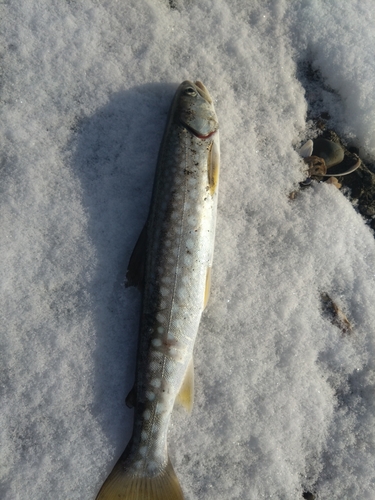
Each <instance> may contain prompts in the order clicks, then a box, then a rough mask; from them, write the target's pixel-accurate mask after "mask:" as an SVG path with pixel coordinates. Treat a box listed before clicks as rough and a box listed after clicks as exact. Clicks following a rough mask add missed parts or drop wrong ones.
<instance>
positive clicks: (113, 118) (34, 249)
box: [0, 0, 375, 500]
mask: <svg viewBox="0 0 375 500" xmlns="http://www.w3.org/2000/svg"><path fill="white" fill-rule="evenodd" d="M0 19H1V21H0V25H1V28H2V30H1V31H2V43H1V51H2V69H3V72H2V91H1V106H2V117H1V121H0V127H1V137H2V142H1V146H0V150H1V169H0V180H1V183H0V186H1V197H0V255H1V289H2V293H1V306H0V311H1V316H2V320H1V334H0V335H1V337H0V341H1V350H0V356H1V365H0V366H1V372H0V373H1V403H0V405H1V412H0V435H1V450H0V465H1V467H0V474H1V482H0V497H1V498H2V499H3V500H21V499H22V500H24V499H28V500H49V499H54V500H94V499H95V496H96V493H97V491H98V490H99V488H100V486H101V484H102V482H103V481H104V479H105V478H106V476H107V474H108V473H109V472H110V470H111V468H112V467H113V465H114V463H115V462H116V460H117V459H118V457H119V456H120V454H121V453H122V451H123V450H124V448H125V446H126V443H127V442H128V440H129V437H130V434H131V429H132V410H129V409H128V408H127V407H126V406H125V397H126V395H127V393H128V391H129V390H130V388H131V386H132V384H133V379H134V369H135V356H136V345H137V333H138V332H137V328H138V321H139V310H140V294H139V292H138V291H137V290H136V289H133V288H128V289H125V287H124V277H125V273H126V267H127V262H128V259H129V257H130V254H131V251H132V249H133V246H134V244H135V241H136V239H137V237H138V234H139V232H140V230H141V228H142V226H143V224H144V221H145V218H146V216H147V211H148V206H149V202H150V195H151V188H152V182H153V176H154V170H155V166H156V159H157V153H158V148H159V144H160V140H161V137H162V134H163V130H164V126H165V121H166V115H167V112H168V109H169V105H170V103H171V100H172V98H173V95H174V92H175V90H176V88H177V86H178V85H179V84H180V83H181V82H182V81H183V80H185V79H190V80H193V81H195V80H201V81H202V82H203V83H204V84H205V85H206V86H207V87H208V89H209V91H210V93H211V95H212V97H213V99H214V102H215V108H216V112H217V115H218V117H219V121H220V140H221V178H220V193H219V207H218V223H217V232H216V234H217V236H216V245H215V258H214V271H213V278H212V290H211V298H210V302H209V305H208V308H207V310H206V312H205V314H204V317H203V319H202V323H201V327H200V331H199V335H198V340H197V343H196V346H195V356H194V362H195V406H194V409H193V412H192V415H191V416H189V415H187V414H186V413H185V412H184V410H183V409H181V408H176V409H175V411H174V413H173V418H172V424H171V428H170V432H169V451H170V456H171V460H172V463H173V464H174V468H175V470H176V473H177V476H178V477H179V480H180V482H181V485H182V488H183V491H184V494H185V497H186V500H198V499H203V498H204V499H205V500H218V499H226V500H227V499H228V500H229V499H233V500H239V499H241V500H259V499H268V498H273V499H279V500H297V499H302V498H304V497H303V495H305V498H308V493H310V494H311V495H313V497H315V498H316V499H319V500H339V499H340V500H341V499H348V500H367V499H369V500H370V499H374V498H375V307H374V304H375V240H374V234H373V233H372V232H371V230H370V229H369V227H368V226H367V225H366V223H365V221H364V220H363V219H362V217H361V216H360V215H359V214H358V213H357V212H356V210H355V207H353V206H352V204H351V203H350V202H349V201H348V199H347V198H346V197H345V196H344V195H343V194H342V192H340V191H339V190H338V189H336V188H335V187H334V186H332V185H328V184H324V183H321V184H319V183H314V185H313V186H312V187H311V188H309V189H305V190H304V191H302V192H300V193H299V194H298V196H297V197H296V198H295V199H294V200H291V199H290V198H289V194H290V192H292V191H293V190H296V189H298V183H299V181H302V180H303V179H304V177H305V173H304V165H303V163H302V160H301V158H300V157H299V155H298V154H297V152H296V150H297V149H298V148H299V146H300V145H301V144H302V143H303V141H304V140H305V139H306V138H308V137H309V130H310V129H311V123H310V122H309V121H308V120H307V118H306V117H307V108H308V102H311V101H312V100H314V95H311V94H312V93H313V92H312V91H311V89H309V88H308V85H307V84H306V82H305V81H304V80H303V79H301V78H300V76H299V71H298V68H299V67H300V65H301V64H303V63H309V64H310V65H311V67H312V68H313V69H314V70H317V71H319V72H320V74H321V75H322V78H323V80H324V83H325V85H326V87H325V88H329V89H330V90H329V91H327V90H324V89H322V93H321V94H320V95H319V99H320V104H319V105H320V106H322V109H323V108H324V110H325V111H327V112H328V113H329V114H330V116H331V119H330V121H329V126H330V127H332V128H334V129H335V130H336V131H337V132H338V133H339V134H340V135H341V137H343V138H344V139H345V140H346V141H348V143H350V144H352V145H355V146H357V147H358V148H359V150H360V153H361V156H362V157H364V158H367V159H370V160H372V161H373V160H374V159H375V141H374V137H375V120H374V115H375V85H374V81H375V57H374V50H373V48H374V46H375V5H374V2H373V0H348V1H346V2H342V1H339V0H330V1H329V2H325V1H322V0H306V1H302V2H300V1H297V0H293V1H285V0H272V1H271V0H269V1H262V0H254V1H252V2H248V1H246V0H206V1H203V2H196V1H193V0H169V1H167V0H124V1H116V0H103V1H99V0H82V1H80V2H71V1H69V0H65V1H64V0H26V1H25V0H13V1H12V2H4V3H3V4H2V6H1V7H0ZM324 293H327V294H329V296H330V297H331V298H332V300H333V301H334V302H335V303H336V304H337V306H338V307H339V308H340V309H341V311H342V312H343V314H345V315H346V317H347V318H348V320H349V321H350V323H351V325H352V329H351V331H349V332H344V331H343V330H342V329H340V327H339V326H338V325H337V324H335V323H334V322H332V321H331V318H330V317H329V316H328V315H327V314H326V313H325V311H324V308H323V306H322V300H321V295H322V294H324ZM313 497H312V496H310V498H313Z"/></svg>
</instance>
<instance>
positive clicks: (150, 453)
mask: <svg viewBox="0 0 375 500" xmlns="http://www.w3.org/2000/svg"><path fill="white" fill-rule="evenodd" d="M219 168H220V146H219V123H218V119H217V116H216V113H215V109H214V104H213V101H212V98H211V96H210V94H209V92H208V90H207V88H206V87H205V86H204V85H203V83H202V82H200V81H196V82H195V83H193V82H190V81H184V82H183V83H181V85H180V86H179V87H178V89H177V91H176V94H175V96H174V99H173V101H172V104H171V108H170V111H169V115H168V119H167V125H166V129H165V132H164V136H163V139H162V142H161V146H160V150H159V155H158V162H157V167H156V173H155V179H154V185H153V191H152V196H151V205H150V210H149V214H148V217H147V221H146V223H145V226H144V228H143V230H142V232H141V234H140V236H139V238H138V241H137V243H136V245H135V248H134V250H133V253H132V255H131V257H130V261H129V266H128V270H127V275H126V278H127V286H136V287H138V288H139V289H140V290H141V291H142V306H141V318H140V327H139V345H138V354H137V363H136V375H135V383H134V387H133V389H132V390H131V391H130V393H129V395H128V397H127V400H126V402H127V404H128V406H133V405H134V411H135V413H134V424H133V433H132V437H131V439H130V441H129V443H128V445H127V447H126V449H125V451H124V453H123V454H122V455H121V457H120V459H119V460H118V462H117V463H116V465H115V467H114V469H113V470H112V472H111V473H110V474H109V476H108V478H107V479H106V481H105V482H104V484H103V486H102V487H101V489H100V491H99V493H98V495H97V497H96V500H115V499H116V500H119V499H122V500H183V498H184V497H183V492H182V489H181V486H180V483H179V480H178V479H177V476H176V474H175V472H174V469H173V466H172V464H171V461H170V459H169V455H168V448H167V433H168V426H169V422H170V418H171V414H172V410H173V407H174V404H175V401H176V400H177V401H178V402H180V403H181V404H182V405H183V406H184V407H185V408H186V409H187V410H188V411H191V408H192V405H193V392H194V375H193V372H194V368H193V347H194V342H195V339H196V336H197V333H198V328H199V323H200V320H201V316H202V313H203V311H204V309H205V307H206V305H207V301H208V297H209V293H210V282H211V269H212V262H213V249H214V240H215V226H216V211H217V198H218V183H219Z"/></svg>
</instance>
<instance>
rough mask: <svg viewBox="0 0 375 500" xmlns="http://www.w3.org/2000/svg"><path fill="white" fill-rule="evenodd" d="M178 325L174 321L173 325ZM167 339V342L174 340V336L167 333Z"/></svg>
mask: <svg viewBox="0 0 375 500" xmlns="http://www.w3.org/2000/svg"><path fill="white" fill-rule="evenodd" d="M176 323H178V322H177V321H174V325H175V324H176ZM167 338H168V340H175V336H174V335H173V333H171V332H168V335H167Z"/></svg>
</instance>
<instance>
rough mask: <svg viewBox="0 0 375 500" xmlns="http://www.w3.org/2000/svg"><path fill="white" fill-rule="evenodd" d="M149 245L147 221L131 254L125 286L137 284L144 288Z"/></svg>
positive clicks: (139, 287) (136, 285)
mask: <svg viewBox="0 0 375 500" xmlns="http://www.w3.org/2000/svg"><path fill="white" fill-rule="evenodd" d="M146 245H147V222H146V224H145V225H144V227H143V229H142V231H141V234H140V235H139V238H138V240H137V243H136V244H135V247H134V250H133V252H132V254H131V257H130V260H129V264H128V270H127V271H126V281H125V286H126V287H129V286H135V287H137V288H138V289H139V290H142V288H143V282H144V274H145V258H146Z"/></svg>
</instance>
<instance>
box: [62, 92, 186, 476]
mask: <svg viewBox="0 0 375 500" xmlns="http://www.w3.org/2000/svg"><path fill="white" fill-rule="evenodd" d="M176 87H177V84H176V85H173V84H162V83H150V84H146V85H141V86H137V87H133V88H131V89H129V90H126V91H121V92H117V93H114V94H112V95H111V96H110V98H109V100H108V103H107V104H106V105H105V106H103V107H101V108H100V109H98V110H97V111H96V112H95V113H94V114H93V115H91V116H89V117H83V118H82V117H77V118H76V119H75V120H74V122H73V123H72V126H71V130H72V138H71V141H70V144H69V150H70V151H72V153H71V155H72V156H71V165H72V168H73V170H74V174H75V175H76V177H77V179H78V181H79V182H80V185H81V197H82V204H83V208H84V210H85V211H86V215H87V220H88V228H87V232H88V237H89V239H90V241H91V244H92V246H93V247H94V249H95V254H96V255H95V263H94V264H93V268H94V271H93V277H92V278H90V280H89V283H90V285H89V289H88V290H87V293H88V294H89V296H90V304H91V306H92V314H93V324H94V328H93V332H92V338H91V339H90V340H91V341H92V342H93V343H94V344H95V349H94V366H95V373H94V379H93V402H92V405H91V407H90V411H91V413H92V416H93V417H94V418H95V419H96V420H97V421H98V422H100V425H101V427H102V430H103V432H104V434H105V436H106V438H107V439H108V441H109V442H110V443H111V444H112V445H113V448H114V450H115V451H114V455H115V458H118V456H119V455H120V454H121V453H122V451H123V450H124V447H125V445H126V443H127V441H128V440H129V438H130V435H131V431H132V420H133V412H132V410H129V409H128V408H126V405H125V398H126V395H127V393H128V392H129V390H130V389H131V387H132V385H133V381H134V371H135V362H136V350H137V341H138V323H139V313H140V299H141V296H140V293H139V291H138V290H136V289H134V288H129V289H125V286H124V279H125V274H126V268H127V264H128V261H129V257H130V254H131V252H132V249H133V247H134V244H135V242H136V240H137V238H138V235H139V233H140V231H141V229H142V227H143V224H144V222H145V220H146V217H147V213H148V208H149V203H150V198H151V191H152V184H153V178H154V172H155V167H156V162H157V154H158V149H159V145H160V141H161V139H162V135H163V132H164V127H165V123H166V118H167V113H168V110H169V106H170V103H171V100H172V97H173V95H174V92H175V90H176ZM109 466H110V464H109Z"/></svg>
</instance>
